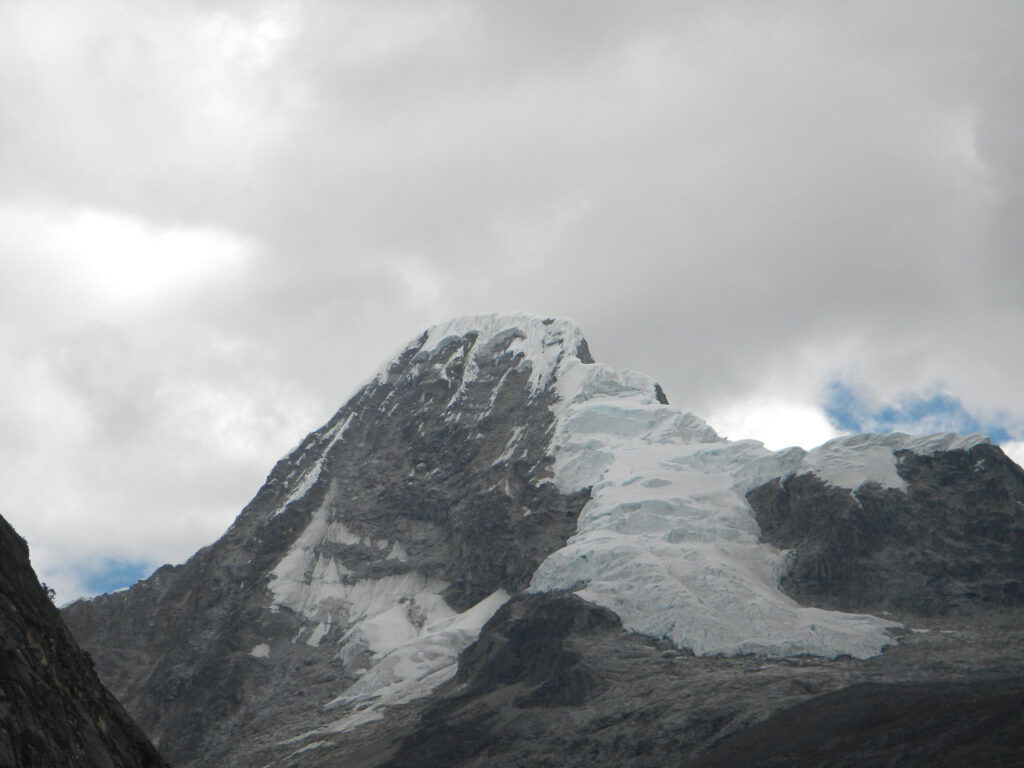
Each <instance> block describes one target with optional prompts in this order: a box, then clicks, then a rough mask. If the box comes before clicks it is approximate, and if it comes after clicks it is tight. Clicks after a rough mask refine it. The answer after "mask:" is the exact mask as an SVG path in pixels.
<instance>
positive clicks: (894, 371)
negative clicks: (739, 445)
mask: <svg viewBox="0 0 1024 768" xmlns="http://www.w3.org/2000/svg"><path fill="white" fill-rule="evenodd" d="M1022 24H1024V8H1020V7H1017V6H1015V5H1013V4H1005V3H995V2H992V3H990V2H981V3H972V4H970V5H967V4H962V3H960V4H958V3H951V2H939V3H935V2H930V1H929V2H924V1H923V0H921V1H919V2H909V3H904V4H898V5H890V6H886V7H885V8H884V9H882V10H879V9H878V8H874V7H871V8H869V7H867V6H863V5H858V4H828V3H801V2H784V3H777V4H771V7H768V6H767V5H766V4H764V3H756V2H742V1H737V2H726V3H710V2H694V3H677V2H652V3H642V4H630V3H619V2H603V1H600V2H597V3H594V2H587V3H582V2H574V1H573V0H568V1H567V2H560V3H555V4H550V3H549V4H529V3H490V4H465V3H460V2H446V1H445V0H437V1H436V2H435V1H431V2H418V3H409V2H404V1H403V0H379V1H376V2H355V1H346V2H328V1H327V0H289V1H288V2H285V1H283V0H282V1H280V2H279V1H278V0H262V1H258V2H253V3H240V2H236V1H235V0H205V1H204V2H178V0H173V1H171V0H166V1H164V0H154V2H147V3H133V2H128V1H127V0H97V2H91V3H80V2H72V1H71V0H32V1H31V2H29V1H28V0H11V1H10V2H5V3H3V4H0V167H2V168H3V169H4V172H3V174H2V175H0V365H2V366H3V368H4V370H5V371H11V372H12V373H11V374H9V375H8V376H7V377H6V381H4V382H3V383H0V392H4V393H6V394H7V395H8V397H7V399H6V400H5V401H4V402H0V424H2V425H4V426H5V427H7V426H9V427H10V428H11V431H9V432H7V433H6V434H7V435H9V439H8V441H7V445H6V448H5V450H6V454H5V455H6V456H8V457H12V456H13V457H14V459H13V460H12V461H10V462H7V463H6V464H4V465H3V467H4V468H3V469H2V470H0V472H3V475H2V476H0V481H2V482H3V483H4V486H5V488H11V489H13V494H12V495H11V498H12V499H13V498H14V497H17V498H18V499H19V501H18V502H17V504H14V503H13V502H7V506H5V507H3V508H2V509H0V512H3V513H4V514H5V515H6V514H8V512H10V513H11V514H12V515H17V514H21V517H20V518H19V520H20V521H21V524H22V525H24V526H27V527H28V528H29V529H30V530H25V531H23V532H24V533H26V534H27V535H30V539H32V540H33V541H32V543H33V547H34V549H36V550H37V551H39V552H40V553H43V552H51V553H52V555H51V556H49V558H50V559H49V562H50V563H51V564H55V563H58V562H59V561H60V559H61V557H66V556H67V557H70V556H71V555H72V554H74V553H73V552H72V550H71V549H68V548H67V547H70V546H71V545H70V544H68V543H67V542H71V541H72V540H73V539H74V535H73V534H74V532H75V531H77V530H82V531H83V532H82V534H81V536H80V537H79V538H80V539H81V541H83V542H91V543H89V545H88V546H89V547H92V550H90V551H93V552H94V553H100V554H102V552H101V550H102V548H103V546H104V545H103V544H102V541H103V536H101V535H99V534H95V535H94V533H93V532H92V531H91V529H89V525H90V524H92V525H93V526H94V527H95V521H97V520H104V519H107V520H110V521H111V526H112V527H111V528H107V529H100V530H104V531H105V534H106V535H107V539H108V540H109V541H113V539H114V538H117V541H118V543H117V544H116V546H114V545H111V546H109V547H108V549H110V550H111V551H113V550H116V554H118V556H126V557H127V556H133V555H135V554H136V553H144V554H145V557H147V558H148V557H154V558H163V559H175V558H178V557H181V556H182V555H183V553H187V548H188V546H193V545H192V544H188V543H187V542H186V541H185V539H183V538H176V536H177V534H176V533H175V531H177V530H178V528H180V527H181V526H180V520H181V517H180V515H183V514H185V515H189V516H190V517H189V518H188V525H189V526H193V527H194V528H195V530H201V532H202V534H203V535H206V536H213V535H215V533H216V532H217V530H219V529H220V528H222V527H223V525H224V522H223V521H225V520H227V519H229V518H230V516H231V515H232V514H233V513H235V512H237V511H238V510H239V509H240V508H241V507H242V505H243V504H244V503H245V501H246V500H247V499H248V496H249V495H250V494H251V492H252V490H255V488H254V487H253V486H254V485H255V484H256V483H258V481H259V479H261V478H262V477H263V476H264V475H265V473H266V471H267V469H268V468H269V464H270V463H271V462H272V461H273V459H274V458H276V457H277V454H279V453H280V452H283V450H284V449H286V448H287V447H288V446H289V445H290V444H291V443H293V442H294V441H295V440H297V439H298V438H299V437H300V436H301V433H302V432H303V431H304V430H308V429H312V428H314V427H315V426H317V425H318V422H320V421H322V420H324V419H326V417H327V416H328V415H329V413H330V412H331V411H332V410H333V409H334V408H335V407H337V406H338V405H340V403H341V402H342V401H343V400H344V398H345V397H347V396H348V395H349V394H350V393H351V391H352V390H353V388H354V387H355V386H356V385H357V384H358V383H359V382H360V381H362V380H364V379H365V378H366V377H367V376H369V375H370V374H371V373H372V371H373V370H374V369H375V368H376V366H377V365H378V364H379V363H380V362H381V361H382V359H383V358H384V357H386V356H387V355H388V354H389V353H390V352H391V351H392V350H393V349H394V348H395V347H397V346H399V345H400V344H402V343H403V342H404V341H406V340H407V339H408V338H412V337H415V336H416V335H417V334H418V333H419V332H420V331H421V330H422V328H423V327H425V326H426V325H428V324H430V323H433V322H438V321H441V320H444V319H445V317H446V316H447V315H452V314H457V313H461V312H469V311H474V312H475V311H506V310H526V311H532V312H535V313H538V314H545V315H548V314H555V315H562V316H570V317H574V318H575V319H577V320H578V321H579V322H580V324H581V326H582V327H583V330H584V332H585V333H586V334H587V335H588V337H589V339H590V342H591V347H592V349H593V351H594V354H595V356H596V357H597V358H598V359H601V360H603V361H606V362H609V363H610V364H613V365H615V366H618V367H626V368H634V369H639V370H644V371H647V372H649V373H651V374H652V375H654V376H656V377H657V378H658V380H659V381H660V382H661V383H662V385H663V386H664V388H665V390H666V392H667V393H668V395H669V397H670V399H671V400H672V402H673V404H674V405H677V406H680V407H683V408H689V409H692V410H694V411H695V412H697V413H698V414H699V415H702V416H704V417H705V418H707V419H708V420H709V422H710V423H712V424H713V425H714V426H715V427H716V428H718V429H720V430H721V431H722V432H724V433H726V434H728V435H730V436H731V437H737V438H738V437H746V436H753V437H758V438H760V439H762V440H765V441H766V442H767V443H768V444H769V445H770V446H771V447H779V446H782V445H783V444H786V443H799V444H802V445H804V446H805V447H809V445H810V444H812V443H815V442H819V441H820V440H821V439H824V438H825V437H828V436H831V434H832V432H830V427H829V426H828V424H827V421H825V420H824V417H823V416H822V414H821V412H820V409H819V405H818V404H819V402H820V399H821V392H822V388H823V386H824V385H825V383H826V382H827V381H829V380H831V379H832V378H834V377H836V376H837V375H838V376H840V378H842V379H843V380H844V381H852V382H864V383H866V384H869V385H870V388H871V390H872V391H873V392H875V393H876V394H877V396H878V398H880V399H881V400H882V401H886V402H887V401H889V400H891V399H892V397H894V396H895V395H896V394H898V393H901V392H920V391H924V390H925V389H927V388H928V387H930V386H932V385H933V384H934V383H935V382H942V383H943V384H944V386H945V388H946V391H948V392H949V393H950V394H951V395H953V396H955V397H957V398H959V399H960V400H961V401H962V402H963V404H964V407H965V408H966V409H967V410H968V411H970V412H971V413H979V414H980V413H990V412H1000V413H1005V414H1006V417H1007V419H1008V420H1010V421H1011V422H1012V423H1024V390H1022V389H1021V388H1020V387H1019V385H1018V383H1019V381H1020V380H1021V377H1022V376H1024V358H1022V357H1021V356H1020V355H1016V354H1014V353H1013V350H1015V349H1016V347H1017V341H1018V340H1017V338H1016V337H1017V335H1019V328H1021V327H1022V326H1024V305H1022V304H1021V302H1020V301H1019V297H1018V296H1017V293H1019V287H1020V286H1021V285H1024V261H1022V260H1021V259H1020V258H1019V242H1020V236H1021V230H1020V222H1021V221H1024V216H1021V215H1020V208H1021V204H1022V196H1021V193H1020V185H1019V179H1020V178H1021V176H1022V173H1021V170H1022V169H1024V151H1022V150H1021V148H1022V147H1024V137H1022V136H1021V134H1020V132H1021V126H1022V125H1024V120H1022V119H1020V118H1021V114H1022V111H1024V108H1022V104H1024V102H1022V100H1021V98H1020V96H1019V94H1020V93H1021V92H1024V91H1022V89H1021V84H1022V83H1021V79H1022V74H1021V73H1024V66H1022V61H1021V55H1022V54H1021V46H1020V44H1019V32H1018V30H1019V29H1020V28H1021V27H1022ZM203 426H208V427H209V429H208V430H206V431H205V432H204V431H203V430H202V427H203ZM1016 436H1017V437H1019V435H1016ZM259 446H264V448H260V447H259ZM261 451H262V453H261ZM22 455H24V456H26V457H28V456H31V457H32V458H33V461H35V462H36V463H35V464H34V465H31V466H29V465H28V464H25V463H23V460H22V459H21V458H19V457H21V456H22ZM25 461H27V459H25ZM160 465H165V466H166V467H168V468H169V469H168V471H167V472H166V473H165V474H166V477H163V476H162V474H161V472H159V471H157V469H156V468H157V467H159V466H160ZM104 467H115V468H119V470H120V472H121V474H120V475H119V476H116V477H114V476H111V475H108V474H105V472H106V470H104ZM44 468H46V469H45V471H44ZM23 470H25V471H24V472H23ZM154 498H157V499H167V501H162V502H160V503H158V504H154V502H153V499H154ZM143 508H145V509H146V510H147V513H146V514H145V515H142V514H139V513H138V510H140V509H143ZM30 509H31V510H33V514H32V515H29V514H28V513H27V512H26V511H25V510H30ZM126 510H135V512H136V514H135V517H134V518H131V517H129V516H128V515H127V513H126V512H125V511H126ZM62 520H63V521H64V522H63V528H61V525H62V523H61V521H62ZM40 521H42V522H40ZM46 521H49V522H46ZM206 521H213V522H206ZM43 522H46V525H43ZM111 530H119V531H121V532H122V533H119V534H117V535H116V536H113V537H112V536H111V533H110V531H111ZM65 531H66V532H67V536H66V539H60V540H59V541H58V540H57V539H52V538H50V537H52V536H58V534H59V535H63V533H64V532H65ZM161 536H164V537H165V538H166V541H167V542H168V544H167V547H166V548H165V549H163V550H161V549H160V548H159V545H158V544H157V543H154V542H157V541H158V540H159V539H160V538H161ZM197 536H198V535H197ZM62 542H63V543H62ZM62 547H65V549H61V548H62ZM82 552H84V549H83V550H81V552H79V554H81V553H82ZM161 552H162V553H163V554H161ZM41 556H42V555H41ZM76 556H77V555H76Z"/></svg>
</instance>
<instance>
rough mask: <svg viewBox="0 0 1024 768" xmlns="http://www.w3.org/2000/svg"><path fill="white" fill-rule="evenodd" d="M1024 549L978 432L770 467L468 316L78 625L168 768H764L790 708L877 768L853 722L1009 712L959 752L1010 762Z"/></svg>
mask: <svg viewBox="0 0 1024 768" xmlns="http://www.w3.org/2000/svg"><path fill="white" fill-rule="evenodd" d="M1022 534H1024V472H1022V471H1021V469H1020V468H1019V467H1017V466H1016V465H1014V464H1013V463H1012V462H1011V461H1010V460H1009V459H1007V458H1006V457H1005V456H1004V455H1003V454H1002V452H1001V451H1000V450H999V449H998V448H997V447H995V446H992V445H991V444H989V443H988V441H987V440H986V439H985V438H983V437H982V436H980V435H974V436H968V437H958V436H955V435H933V436H926V437H911V436H907V435H861V436H855V437H848V438H840V439H838V440H834V441H831V442H829V443H826V444H825V445H824V446H821V447H819V448H816V449H814V450H811V451H809V452H808V451H803V450H801V449H798V448H794V449H788V450H786V451H780V452H772V451H769V450H767V449H766V448H765V447H764V446H763V445H762V444H761V443H758V442H756V441H750V440H745V441H729V440H725V439H722V438H721V437H719V436H718V435H717V434H716V433H715V431H714V430H713V429H712V428H711V427H710V426H708V425H707V424H706V423H704V422H703V421H702V420H700V419H699V418H697V417H696V416H694V415H692V414H689V413H685V412H682V411H679V410H677V409H675V408H673V407H672V406H670V405H669V404H668V400H667V398H666V396H665V393H664V392H663V391H662V389H661V387H660V386H659V385H658V384H657V383H656V382H655V381H654V380H653V379H651V378H650V377H648V376H645V375H642V374H638V373H633V372H622V371H616V370H614V369H612V368H610V367H608V366H605V365H602V364H599V363H595V362H594V360H593V358H592V357H591V354H590V351H589V347H588V344H587V342H586V341H585V340H584V338H583V336H582V334H581V333H580V331H579V329H578V328H577V327H576V326H575V325H573V324H572V323H571V322H568V321H564V320H555V319H541V318H534V317H530V316H524V315H512V316H495V315H485V316H477V317H467V318H459V319H457V320H454V321H452V322H450V323H446V324H443V325H439V326H435V327H433V328H430V329H428V330H427V331H426V332H425V333H424V334H423V335H422V336H420V337H419V338H418V339H416V340H415V341H413V342H412V343H410V344H409V345H407V346H406V347H405V348H404V349H402V350H401V351H400V352H399V353H398V354H396V355H395V356H394V357H393V358H392V359H391V360H390V361H388V362H387V363H386V364H385V365H384V366H383V367H382V368H381V369H380V370H379V371H378V372H377V374H376V375H375V376H373V377H372V378H371V379H370V380H369V381H368V382H367V383H366V384H365V385H364V386H363V387H361V388H360V389H359V391H358V392H357V393H356V394H355V395H354V396H353V397H352V398H351V399H350V400H349V401H348V402H347V403H346V404H345V405H344V406H342V408H341V409H340V410H339V411H338V412H337V413H336V414H335V415H334V417H332V418H331V420H330V421H329V422H328V423H327V424H325V425H324V426H323V427H322V428H321V429H319V430H317V431H315V432H313V433H312V434H310V435H309V436H308V437H307V438H306V439H305V440H303V442H302V443H301V444H300V445H299V446H297V447H296V448H295V449H294V450H293V451H292V452H290V453H289V454H288V455H287V456H286V457H285V458H284V459H282V460H281V461H280V462H279V463H278V464H277V466H275V467H274V469H273V471H272V472H271V474H270V475H269V477H268V478H267V481H266V483H265V484H264V486H263V487H262V488H261V489H260V490H259V492H258V493H257V494H256V496H255V498H254V499H253V500H252V501H251V502H250V503H249V504H248V505H247V506H246V507H245V509H244V510H243V511H242V513H241V514H240V515H239V517H238V518H237V519H236V520H235V522H234V524H233V525H232V526H231V528H230V529H229V530H228V531H227V533H225V534H224V536H223V537H222V538H221V539H219V540H218V541H217V542H215V543H214V544H212V545H210V546H209V547H206V548H204V549H202V550H200V551H199V552H197V553H196V554H195V555H194V556H193V557H192V558H191V559H190V560H189V561H188V562H187V563H185V564H184V565H180V566H173V567H172V566H164V567H163V568H161V569H159V570H158V571H157V572H156V573H154V574H153V575H152V576H151V577H150V578H149V579H146V580H145V581H142V582H139V583H138V584H136V585H135V586H134V587H132V588H131V589H129V590H126V591H123V592H119V593H116V594H112V595H105V596H101V597H98V598H95V599H93V600H89V601H80V602H78V603H75V604H73V605H71V606H69V607H68V608H66V609H65V611H64V616H65V620H66V621H67V622H68V625H69V626H70V627H71V628H72V630H73V632H74V633H75V635H76V637H78V638H79V640H80V642H81V643H82V645H83V646H84V647H86V648H87V649H89V651H90V653H92V654H93V656H94V657H95V659H96V664H97V669H98V670H99V672H100V674H101V676H102V677H103V679H104V681H105V682H106V683H107V684H108V685H109V686H110V687H111V689H112V690H113V691H114V692H115V693H117V695H118V696H119V697H120V698H121V700H122V701H123V702H124V704H125V706H126V708H127V709H128V710H129V711H130V712H131V713H132V714H133V716H134V717H135V718H136V719H137V720H138V721H139V723H140V724H141V725H142V726H143V728H144V729H145V730H146V732H147V733H148V734H149V735H150V736H151V738H153V739H154V742H155V743H157V744H158V746H159V747H160V748H161V750H162V751H163V752H164V754H165V755H167V757H168V758H169V759H170V760H171V761H172V762H173V763H174V764H175V765H177V766H180V767H181V768H188V767H189V766H225V767H229V766H252V765H259V766H271V765H288V766H303V765H310V766H312V765H333V764H339V765H341V764H343V765H347V766H377V765H391V766H399V765H408V766H413V765H416V766H426V765H439V766H440V765H553V766H554V765H588V766H593V765H652V766H653V765H664V764H666V763H672V764H685V763H687V762H689V761H700V760H704V761H709V760H710V761H713V760H715V759H718V757H716V756H721V755H723V754H733V753H730V752H728V750H730V749H731V750H733V752H734V753H735V754H742V755H743V760H745V761H747V762H745V763H735V764H756V762H757V760H758V759H760V758H758V756H757V755H755V754H752V753H751V751H750V750H751V749H754V751H756V749H761V750H762V757H763V758H764V760H766V761H768V762H765V763H764V764H766V765H767V764H772V763H771V762H770V761H771V760H774V759H776V758H777V756H778V754H781V753H780V752H779V749H784V747H785V745H784V744H780V739H781V738H783V737H782V735H780V733H779V732H778V731H777V730H771V731H770V733H774V734H775V736H774V740H773V739H772V738H765V737H763V736H762V737H761V738H758V739H756V740H754V741H750V740H749V737H748V736H747V734H750V733H755V732H756V733H761V732H760V731H755V730H754V729H757V728H762V729H764V728H765V727H767V725H766V724H769V723H772V722H774V719H775V718H779V717H786V713H787V712H791V711H794V712H799V711H802V710H799V709H794V708H795V707H799V706H802V705H804V704H806V703H807V702H808V700H814V701H818V700H820V701H822V702H825V703H828V705H827V706H825V704H823V708H822V709H821V710H816V709H815V708H814V706H813V705H811V708H810V711H811V712H817V711H821V712H829V713H838V714H830V715H829V725H830V727H831V728H832V729H833V731H834V734H835V739H836V740H839V741H841V742H842V743H843V744H844V745H845V746H844V749H845V750H846V753H848V754H850V755H857V754H861V755H862V757H863V756H865V755H868V752H863V753H859V752H858V751H857V750H858V749H860V748H861V747H863V749H864V750H870V749H875V746H877V745H875V746H872V744H873V742H872V741H871V737H872V734H873V733H874V731H873V730H872V726H871V723H870V722H868V724H865V723H866V722H867V720H865V719H864V718H861V719H857V713H861V714H863V713H864V712H868V713H870V712H871V711H873V710H875V709H877V708H876V707H875V705H874V704H872V702H875V701H877V700H879V697H880V700H885V701H889V702H891V703H893V706H894V707H895V709H896V710H899V713H898V717H899V718H902V719H900V720H899V723H901V724H902V725H901V726H900V727H902V728H903V729H904V731H903V732H904V733H915V732H917V731H918V730H921V729H924V731H923V732H927V728H928V727H937V726H935V725H934V723H932V725H931V726H929V725H928V723H925V722H924V720H922V719H921V718H925V717H926V716H927V715H929V711H927V710H928V708H927V707H926V706H924V705H923V704H921V703H920V702H924V701H926V700H927V699H928V697H929V696H936V695H942V694H943V693H948V694H949V695H950V696H952V697H954V698H953V700H956V701H970V702H973V703H972V704H970V705H969V706H968V705H966V704H965V708H963V709H962V710H961V711H965V712H975V711H976V712H977V713H978V714H977V717H979V718H988V719H989V720H992V719H993V718H995V721H997V722H1003V720H999V718H1000V717H1002V718H1004V719H1006V718H1009V720H1008V721H1007V722H1010V723H1011V725H1008V726H1006V727H997V728H995V731H994V733H995V735H994V736H993V735H992V734H993V732H991V729H990V731H986V732H985V733H984V734H980V732H979V731H978V730H977V729H973V730H972V729H970V728H967V729H965V730H964V731H963V732H962V733H958V735H955V736H954V737H951V738H953V740H954V741H956V743H957V746H958V747H963V748H964V749H968V748H969V747H970V745H972V744H973V745H974V746H976V747H978V748H979V749H982V748H984V749H989V747H991V750H990V752H991V754H993V755H998V754H1002V753H1001V752H999V750H1003V751H1004V752H1005V751H1006V750H1011V751H1012V750H1013V749H1016V748H1018V747H1020V748H1021V749H1024V745H1021V743H1020V729H1019V727H1018V728H1017V731H1014V730H1013V728H1014V727H1015V726H1012V723H1013V722H1016V721H1014V720H1013V717H1015V716H1016V715H1014V714H1013V713H1018V714H1019V711H1020V709H1019V706H1018V704H1019V701H1020V695H1021V690H1022V688H1021V684H1020V683H1019V682H1014V681H1015V680H1016V681H1019V680H1020V679H1021V678H1024V671H1022V668H1021V661H1020V658H1019V652H1018V649H1019V647H1020V646H1021V641H1022V640H1024V626H1022V622H1021V618H1022V614H1021V611H1020V605H1021V602H1022V600H1024V591H1022V590H1024V588H1022V584H1024V538H1022ZM865 686H866V687H865ZM921 686H938V687H937V688H934V687H933V688H930V689H926V688H922V687H921ZM958 686H959V687H958ZM925 690H930V691H931V693H930V694H928V695H925V694H924V693H922V692H923V691H925ZM837 697H838V698H837ZM844 697H846V698H844ZM956 697H959V698H956ZM832 702H837V703H832ZM915 702H916V703H915ZM901 703H902V704H903V705H904V706H903V709H900V705H901ZM847 704H848V706H847ZM1014 707H1017V709H1014ZM844 713H846V714H844ZM846 715H848V717H846ZM844 717H845V718H846V719H844ZM893 717H897V715H896V714H894V715H893ZM800 722H811V720H810V719H808V718H804V719H802V720H800ZM929 722H931V721H929ZM894 728H895V726H894ZM915 729H917V730H915ZM826 732H828V731H826V729H824V728H823V727H821V724H820V723H819V724H817V725H816V726H815V727H814V728H813V729H811V730H807V733H806V736H807V738H808V739H811V738H812V737H813V736H814V735H815V734H822V733H826ZM979 734H980V735H979ZM986 734H987V735H986ZM794 735H799V734H796V733H794ZM989 737H992V739H994V741H992V743H991V744H989V742H986V741H985V739H986V738H989ZM745 738H747V739H748V741H744V739H745ZM901 738H902V737H901V736H900V732H899V729H898V728H896V730H894V731H893V732H892V733H891V734H890V737H889V738H888V741H885V743H884V744H883V745H882V747H879V749H882V748H883V747H884V748H891V749H894V750H896V751H895V752H894V753H893V754H894V755H895V757H893V758H892V759H910V758H912V757H913V754H912V749H913V748H912V747H907V750H911V751H909V752H908V751H906V750H904V752H905V753H901V752H899V750H900V749H902V747H901V746H900V745H901V744H902V743H908V744H909V743H910V741H912V740H908V739H902V740H901ZM1014 739H1016V741H1014ZM843 740H845V741H843ZM1000 740H1001V741H1000ZM883 741H884V740H883ZM990 741H991V739H990ZM1004 742H1005V744H1004ZM837 743H838V742H837ZM751 745H753V746H751ZM894 745H895V746H894ZM812 746H813V745H809V746H807V754H808V755H811V754H815V753H814V751H813V749H812ZM776 747H778V749H776V750H775V752H772V749H775V748H776ZM755 748H756V749H755ZM722 750H726V752H722ZM876 752H877V749H876ZM872 754H874V753H872ZM979 754H980V753H979ZM985 754H987V753H985ZM890 757H892V756H890ZM723 759H726V760H727V761H728V759H729V758H728V757H726V758H723ZM865 759H873V758H865ZM993 759H995V758H993ZM926 762H927V761H925V762H921V763H920V764H925V763H926ZM708 764H724V763H708ZM776 764H777V763H776ZM808 764H811V763H808ZM861 764H863V763H861ZM928 764H934V763H928ZM979 764H981V763H979ZM990 764H993V765H995V764H1000V763H997V762H994V763H990Z"/></svg>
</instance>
